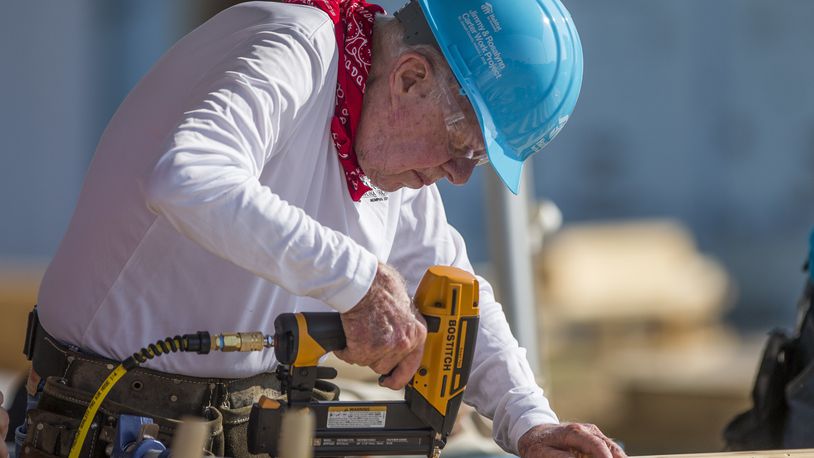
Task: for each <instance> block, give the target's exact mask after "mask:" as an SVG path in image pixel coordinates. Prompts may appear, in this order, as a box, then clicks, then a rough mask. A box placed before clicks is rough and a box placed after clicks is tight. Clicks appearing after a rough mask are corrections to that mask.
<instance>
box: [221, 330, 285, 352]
mask: <svg viewBox="0 0 814 458" xmlns="http://www.w3.org/2000/svg"><path fill="white" fill-rule="evenodd" d="M273 346H274V337H273V336H270V335H266V334H263V333H262V332H230V333H223V334H218V335H216V336H213V337H212V351H260V350H263V349H265V348H271V347H273Z"/></svg>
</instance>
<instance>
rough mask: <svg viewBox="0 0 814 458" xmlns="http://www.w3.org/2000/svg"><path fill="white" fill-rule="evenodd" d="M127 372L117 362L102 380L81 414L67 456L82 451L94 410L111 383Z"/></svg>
mask: <svg viewBox="0 0 814 458" xmlns="http://www.w3.org/2000/svg"><path fill="white" fill-rule="evenodd" d="M126 373H127V369H125V368H124V366H123V365H121V364H119V365H118V366H117V367H116V368H115V369H113V372H111V373H110V375H108V376H107V378H106V379H105V381H104V382H102V386H100V387H99V389H98V390H97V391H96V394H94V395H93V399H91V400H90V404H89V405H88V408H87V410H85V415H83V416H82V421H81V422H80V423H79V430H77V431H76V437H74V440H73V445H72V446H71V452H70V453H69V454H68V458H79V453H80V452H81V451H82V444H84V443H85V437H87V435H88V430H89V429H90V424H91V422H92V421H93V417H95V416H96V412H97V411H98V410H99V406H101V405H102V401H104V400H105V398H106V397H107V394H108V393H109V392H110V390H111V389H112V388H113V385H115V384H116V382H118V381H119V379H120V378H122V377H123V376H124V374H126Z"/></svg>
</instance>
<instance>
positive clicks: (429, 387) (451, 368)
mask: <svg viewBox="0 0 814 458" xmlns="http://www.w3.org/2000/svg"><path fill="white" fill-rule="evenodd" d="M414 300H415V303H416V305H417V307H418V309H419V311H420V312H421V313H422V314H423V315H424V319H425V320H426V322H427V341H426V344H425V347H424V356H423V358H422V360H421V365H420V366H419V369H418V371H417V372H416V374H415V375H414V376H413V378H412V380H411V381H410V383H409V384H408V385H407V387H406V388H405V395H404V401H370V402H367V401H363V402H360V401H352V402H343V401H312V400H311V399H312V392H313V390H314V387H315V385H316V384H317V383H318V380H328V379H332V378H334V377H336V370H335V369H333V368H328V367H320V366H319V365H318V363H319V360H320V358H321V357H322V356H324V355H325V354H327V353H329V352H331V351H334V350H339V349H342V348H344V347H345V335H344V332H343V328H342V321H341V319H340V317H339V314H337V313H296V314H283V315H280V316H279V317H278V318H277V320H276V321H275V324H274V330H275V334H274V352H275V356H276V357H277V360H278V362H279V363H280V366H279V367H278V376H279V377H280V380H281V381H282V385H283V390H284V392H285V393H286V395H287V400H286V401H275V400H271V399H268V398H265V397H264V398H261V400H260V401H259V402H258V403H256V404H254V406H253V407H252V411H251V416H250V420H249V425H248V445H249V451H250V452H251V453H269V454H271V455H272V456H274V455H277V454H278V452H279V450H278V448H279V432H280V427H281V424H282V419H283V415H284V414H285V412H286V411H289V410H291V409H304V408H307V409H310V410H311V411H312V412H313V413H314V414H315V417H316V431H315V433H314V456H360V455H416V454H420V455H426V456H432V457H438V456H440V451H441V449H442V448H443V447H444V445H445V444H446V439H447V436H448V435H449V433H450V432H451V431H452V427H453V425H454V423H455V417H456V416H457V413H458V408H459V407H460V405H461V400H462V398H463V392H464V388H465V387H466V383H467V380H468V379H469V371H470V368H471V365H472V356H473V353H474V350H475V340H476V337H477V330H478V319H479V318H478V281H477V279H475V277H474V276H473V275H472V274H470V273H468V272H465V271H463V270H460V269H456V268H453V267H444V266H435V267H431V268H430V269H429V270H428V271H427V273H426V274H425V275H424V278H423V279H422V280H421V283H420V284H419V286H418V290H417V291H416V295H415V299H414Z"/></svg>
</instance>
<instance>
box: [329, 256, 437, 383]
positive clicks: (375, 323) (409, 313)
mask: <svg viewBox="0 0 814 458" xmlns="http://www.w3.org/2000/svg"><path fill="white" fill-rule="evenodd" d="M341 317H342V327H343V328H344V330H345V340H346V342H347V348H345V349H344V350H340V351H336V352H334V354H335V355H336V356H337V357H338V358H339V359H342V360H343V361H346V362H348V363H351V364H358V365H360V366H369V367H370V368H371V369H373V370H374V371H375V372H376V373H378V374H382V375H387V374H389V375H388V376H387V377H385V378H384V379H383V380H382V382H381V385H382V386H386V387H388V388H392V389H394V390H397V389H400V388H403V387H404V385H406V384H407V382H409V381H410V378H412V376H413V374H415V372H416V371H417V370H418V366H419V365H420V364H421V356H422V355H423V353H424V340H425V339H426V337H427V327H426V324H425V323H424V318H423V317H422V316H421V314H420V313H418V311H417V310H416V308H415V307H414V306H413V303H412V301H411V300H410V297H409V296H408V295H407V289H406V287H405V285H404V279H403V278H402V277H401V275H400V274H399V273H398V272H397V271H396V270H395V269H393V268H392V267H390V266H388V265H387V264H382V263H379V268H378V271H377V272H376V278H375V279H374V280H373V285H371V287H370V289H369V290H368V292H367V294H365V297H363V298H362V300H361V301H359V303H358V304H356V305H355V306H354V307H353V308H352V309H350V310H349V311H347V312H345V313H343V314H342V315H341Z"/></svg>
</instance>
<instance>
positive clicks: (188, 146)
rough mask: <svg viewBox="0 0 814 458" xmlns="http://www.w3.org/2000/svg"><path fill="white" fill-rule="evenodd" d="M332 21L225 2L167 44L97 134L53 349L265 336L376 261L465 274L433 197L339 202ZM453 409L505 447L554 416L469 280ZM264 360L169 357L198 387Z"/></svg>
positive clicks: (339, 299) (329, 299) (118, 352)
mask: <svg viewBox="0 0 814 458" xmlns="http://www.w3.org/2000/svg"><path fill="white" fill-rule="evenodd" d="M336 75H337V55H336V43H335V38H334V31H333V24H332V22H331V21H330V20H329V18H328V17H327V15H325V14H324V13H323V12H321V11H319V10H317V9H315V8H310V7H305V6H296V5H288V4H279V3H273V2H253V3H244V4H241V5H238V6H236V7H233V8H230V9H228V10H226V11H224V12H223V13H221V14H219V15H218V16H216V17H215V18H213V19H212V20H210V21H209V22H207V23H206V24H204V25H202V26H201V27H199V28H198V29H196V30H195V31H193V32H191V33H190V34H189V35H187V36H186V37H184V38H183V39H181V41H179V42H178V43H177V44H175V46H173V47H172V48H171V49H170V50H169V51H168V52H167V53H166V54H165V55H164V56H163V57H162V58H161V60H160V61H159V62H158V63H157V64H156V65H155V67H154V68H153V69H152V70H151V71H150V72H149V73H148V74H147V75H146V76H145V77H144V79H143V80H142V81H141V82H140V83H139V84H138V85H137V86H136V88H135V89H134V90H133V91H132V92H131V93H130V95H129V96H128V97H127V99H126V100H125V101H124V102H123V103H122V105H121V107H120V108H119V110H118V111H117V112H116V114H115V115H114V117H113V119H112V120H111V122H110V124H109V125H108V127H107V129H106V130H105V132H104V135H103V136H102V139H101V141H100V143H99V146H98V149H97V151H96V155H95V156H94V159H93V162H92V164H91V166H90V170H89V172H88V174H87V177H86V179H85V183H84V186H83V189H82V192H81V195H80V198H79V202H78V205H77V208H76V211H75V213H74V216H73V218H72V220H71V224H70V226H69V229H68V231H67V233H66V235H65V238H64V239H63V241H62V243H61V245H60V247H59V250H58V252H57V254H56V255H55V257H54V259H53V261H52V262H51V264H50V266H49V268H48V270H47V272H46V274H45V277H44V279H43V282H42V285H41V288H40V294H39V310H40V317H41V320H42V323H43V326H44V327H45V328H46V329H47V330H48V331H49V332H50V333H51V334H52V335H54V336H55V337H56V338H58V339H60V340H62V341H64V342H66V343H71V344H74V345H77V346H79V347H81V348H83V349H85V350H88V351H92V352H95V353H97V354H100V355H103V356H106V357H109V358H114V359H124V358H126V357H127V356H129V355H130V354H132V353H133V352H134V351H136V350H137V349H139V348H141V347H142V346H143V345H144V344H146V343H148V342H152V341H155V340H158V339H162V338H164V337H167V336H171V335H176V334H183V333H189V332H195V331H199V330H207V331H210V332H231V331H253V330H259V331H265V332H269V331H270V330H272V329H273V322H274V319H275V317H276V316H277V315H278V314H280V313H283V312H294V311H330V310H331V309H333V310H336V311H338V312H344V311H347V310H349V309H350V308H352V307H353V306H354V305H355V304H356V303H358V301H359V300H360V299H361V298H362V297H363V296H364V295H365V293H366V292H367V290H368V289H369V287H370V285H371V284H372V282H373V278H374V275H375V273H376V269H377V263H378V262H379V261H381V262H386V263H389V264H391V265H393V266H394V267H395V268H397V269H398V270H399V271H400V272H401V273H402V275H404V277H405V279H406V280H407V284H408V288H409V290H410V291H411V292H413V291H415V288H416V287H417V285H418V282H419V280H420V279H421V276H422V275H423V274H424V272H425V271H426V269H427V268H428V267H429V266H431V265H434V264H444V265H454V266H457V267H461V268H463V269H466V270H469V271H472V267H471V265H470V263H469V260H468V259H467V255H466V249H465V246H464V242H463V240H462V238H461V236H460V235H459V234H458V232H457V231H455V229H454V228H452V227H451V226H450V225H449V224H448V223H447V220H446V215H445V214H444V207H443V204H442V202H441V198H440V196H439V193H438V190H437V189H436V187H435V186H429V187H425V188H423V189H420V190H410V189H403V190H399V191H396V192H392V193H384V192H381V191H378V190H376V191H372V192H370V193H368V195H366V196H365V197H364V198H363V199H362V200H361V201H360V202H353V201H352V200H351V199H350V196H349V193H348V190H347V185H346V182H345V178H344V175H343V172H342V169H341V166H340V164H339V161H338V158H337V154H336V150H335V147H334V145H333V142H332V140H331V136H330V128H329V122H330V119H331V116H332V114H333V110H334V98H335V91H336ZM480 282H481V283H480V284H481V290H480V308H481V321H480V323H481V325H480V330H479V336H478V341H477V346H476V350H475V351H476V354H475V358H474V362H473V367H472V374H471V378H470V382H469V386H468V388H467V391H466V394H465V398H464V399H465V401H466V402H467V403H469V404H471V405H474V406H475V407H476V408H477V410H478V411H479V412H481V413H482V414H484V415H486V416H488V417H490V418H493V419H494V431H495V432H494V437H495V440H496V441H497V442H498V444H500V445H501V446H502V447H503V448H505V449H507V450H510V451H512V450H514V449H515V447H516V444H517V440H518V439H519V437H520V436H521V435H522V434H523V433H525V432H526V431H527V430H528V429H529V428H531V427H532V426H534V425H536V424H541V423H551V422H556V421H557V418H556V416H555V415H554V413H553V412H552V410H551V408H550V407H549V404H548V401H547V400H546V398H545V396H544V394H543V391H542V390H541V389H540V388H539V387H538V386H537V385H536V383H535V380H534V376H533V374H532V372H531V370H530V369H529V365H528V363H527V361H526V358H525V350H524V349H522V348H520V347H519V346H518V343H517V341H516V340H515V339H514V338H513V337H512V335H511V332H510V330H509V327H508V325H507V323H506V319H505V316H504V314H503V311H502V309H501V306H500V304H498V303H497V302H496V301H495V299H494V295H493V293H492V289H491V287H490V286H489V284H488V283H487V282H486V281H484V280H483V279H482V278H481V279H480ZM274 365H275V360H274V354H273V352H270V351H267V352H255V353H213V354H209V355H207V356H200V355H194V354H173V355H172V356H171V357H166V358H160V359H157V360H154V361H150V362H149V363H148V364H147V367H151V368H153V369H157V370H161V371H166V372H172V373H179V374H186V375H190V376H200V377H224V378H234V377H245V376H250V375H253V374H256V373H260V372H265V371H269V370H272V369H273V367H274Z"/></svg>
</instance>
